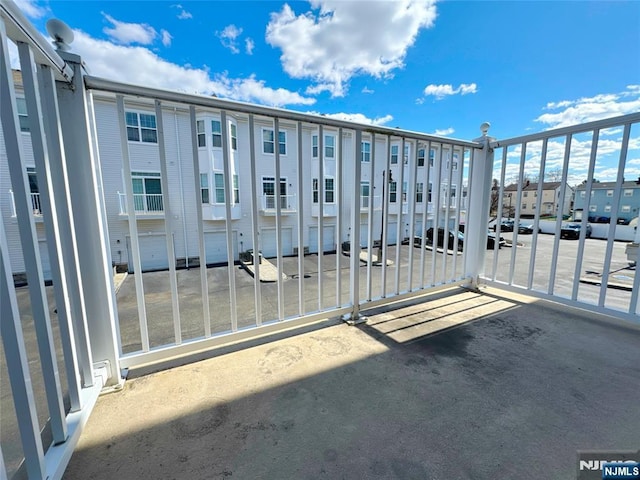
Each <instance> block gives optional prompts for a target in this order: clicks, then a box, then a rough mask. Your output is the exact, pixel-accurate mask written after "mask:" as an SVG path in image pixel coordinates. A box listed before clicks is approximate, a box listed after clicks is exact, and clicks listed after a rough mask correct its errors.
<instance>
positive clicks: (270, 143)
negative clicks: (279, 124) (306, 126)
mask: <svg viewBox="0 0 640 480" xmlns="http://www.w3.org/2000/svg"><path fill="white" fill-rule="evenodd" d="M262 151H263V152H264V153H275V136H274V133H273V130H269V129H267V128H263V129H262ZM278 151H279V153H280V155H286V154H287V134H286V132H283V131H282V130H280V131H279V132H278Z"/></svg>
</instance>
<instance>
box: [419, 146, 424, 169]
mask: <svg viewBox="0 0 640 480" xmlns="http://www.w3.org/2000/svg"><path fill="white" fill-rule="evenodd" d="M425 153H426V152H425V150H424V148H419V149H418V166H419V167H424V156H425Z"/></svg>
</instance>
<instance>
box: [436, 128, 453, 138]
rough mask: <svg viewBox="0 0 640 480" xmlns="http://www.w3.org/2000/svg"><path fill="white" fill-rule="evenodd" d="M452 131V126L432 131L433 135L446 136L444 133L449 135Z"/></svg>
mask: <svg viewBox="0 0 640 480" xmlns="http://www.w3.org/2000/svg"><path fill="white" fill-rule="evenodd" d="M453 132H455V130H454V129H453V128H451V127H449V128H445V129H443V130H436V131H435V132H434V135H440V136H446V135H451V134H452V133H453Z"/></svg>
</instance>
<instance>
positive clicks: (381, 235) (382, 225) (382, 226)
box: [378, 170, 393, 263]
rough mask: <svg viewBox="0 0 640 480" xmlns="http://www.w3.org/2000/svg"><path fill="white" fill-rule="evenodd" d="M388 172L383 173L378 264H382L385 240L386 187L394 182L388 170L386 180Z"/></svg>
mask: <svg viewBox="0 0 640 480" xmlns="http://www.w3.org/2000/svg"><path fill="white" fill-rule="evenodd" d="M386 172H387V170H383V171H382V216H381V222H380V244H379V245H378V262H379V263H380V262H382V245H383V243H382V242H383V239H384V215H385V207H386V205H387V197H386V196H385V186H386V184H387V182H388V183H391V182H393V176H392V175H391V170H388V172H389V176H388V178H386V180H385V177H386Z"/></svg>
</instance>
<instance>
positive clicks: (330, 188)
mask: <svg viewBox="0 0 640 480" xmlns="http://www.w3.org/2000/svg"><path fill="white" fill-rule="evenodd" d="M334 185H335V184H334V180H333V178H325V179H324V203H334V201H335V200H334V198H335V187H334ZM318 188H319V185H318V179H317V178H314V179H313V182H312V187H311V191H312V195H313V203H318V198H319V194H318Z"/></svg>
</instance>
